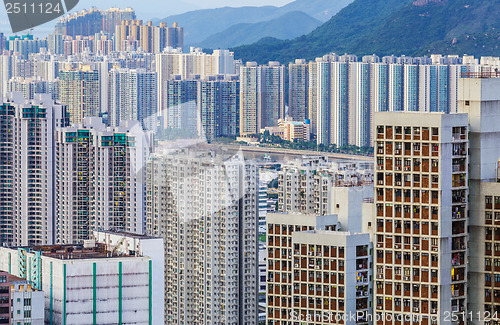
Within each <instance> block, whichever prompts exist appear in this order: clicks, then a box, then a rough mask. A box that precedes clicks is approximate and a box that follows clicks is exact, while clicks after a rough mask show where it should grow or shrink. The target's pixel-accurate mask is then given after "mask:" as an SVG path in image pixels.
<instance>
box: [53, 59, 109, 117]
mask: <svg viewBox="0 0 500 325" xmlns="http://www.w3.org/2000/svg"><path fill="white" fill-rule="evenodd" d="M100 91H101V88H100V83H99V72H98V71H96V70H92V69H91V67H90V65H80V66H79V67H77V68H71V67H70V68H67V69H64V70H61V71H60V72H59V101H60V102H61V103H64V104H66V105H67V109H68V114H69V118H70V121H71V123H81V122H82V120H83V118H84V117H93V116H99V114H100V113H101V108H100V104H101V102H100Z"/></svg>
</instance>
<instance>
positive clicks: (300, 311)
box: [266, 203, 372, 325]
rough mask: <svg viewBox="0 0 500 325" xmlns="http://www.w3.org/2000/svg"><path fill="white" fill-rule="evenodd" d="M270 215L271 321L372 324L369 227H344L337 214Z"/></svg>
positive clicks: (269, 291) (269, 318)
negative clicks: (370, 316)
mask: <svg viewBox="0 0 500 325" xmlns="http://www.w3.org/2000/svg"><path fill="white" fill-rule="evenodd" d="M357 204H358V203H357ZM267 219H268V220H267V227H268V228H267V252H268V253H267V272H266V273H267V283H266V288H267V295H266V298H267V303H266V307H267V308H266V309H267V315H266V316H267V324H288V323H291V324H294V323H297V324H338V323H341V324H349V325H350V324H369V319H368V317H369V315H371V314H372V313H371V294H370V293H371V291H372V283H371V281H370V279H371V273H372V272H371V268H370V265H371V256H370V254H369V251H370V250H371V248H370V247H371V240H370V234H369V233H368V230H367V229H366V228H365V232H364V233H360V232H352V231H351V232H348V231H346V229H344V226H342V231H339V230H340V229H339V228H340V223H339V222H338V219H337V215H327V216H315V215H309V214H291V213H290V214H285V213H284V214H274V213H270V214H268V215H267ZM356 223H358V224H360V225H361V223H364V222H363V221H362V219H361V218H360V219H358V220H356ZM366 224H367V222H366ZM360 228H361V227H360Z"/></svg>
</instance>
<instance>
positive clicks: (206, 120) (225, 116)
mask: <svg viewBox="0 0 500 325" xmlns="http://www.w3.org/2000/svg"><path fill="white" fill-rule="evenodd" d="M197 102H198V112H199V115H200V123H201V131H202V136H203V138H205V139H206V140H207V141H208V142H211V141H213V140H214V139H216V138H220V137H233V138H235V137H237V136H239V127H240V125H239V118H240V114H239V110H240V83H239V81H238V80H237V78H232V80H231V78H227V79H226V80H216V78H214V77H212V78H207V79H206V80H203V81H199V83H198V99H197Z"/></svg>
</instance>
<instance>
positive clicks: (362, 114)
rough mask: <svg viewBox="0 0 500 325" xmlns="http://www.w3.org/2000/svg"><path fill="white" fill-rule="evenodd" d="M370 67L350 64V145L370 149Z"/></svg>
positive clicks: (354, 63)
mask: <svg viewBox="0 0 500 325" xmlns="http://www.w3.org/2000/svg"><path fill="white" fill-rule="evenodd" d="M370 72H371V69H370V65H369V64H368V63H364V62H351V63H349V144H354V145H356V146H358V147H370V146H371V144H372V137H371V134H372V132H371V128H372V118H373V110H372V101H371V88H370V86H371V79H370Z"/></svg>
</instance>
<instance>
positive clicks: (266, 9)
mask: <svg viewBox="0 0 500 325" xmlns="http://www.w3.org/2000/svg"><path fill="white" fill-rule="evenodd" d="M352 1H353V0H295V1H294V2H291V3H288V4H286V5H284V6H282V7H275V6H263V7H251V6H247V7H238V8H233V7H224V8H217V9H202V10H194V11H189V12H186V13H183V14H180V15H173V16H169V17H166V18H163V19H158V20H155V21H154V23H155V24H156V23H158V22H167V23H168V24H171V23H173V22H177V23H178V24H179V26H182V27H184V33H185V36H184V43H185V44H188V45H192V44H196V43H200V42H202V41H204V40H205V39H206V38H208V37H210V36H212V35H214V34H217V33H220V32H222V31H224V30H226V29H228V28H230V27H231V26H233V25H237V24H242V23H258V22H264V21H270V20H274V19H277V18H279V17H281V16H283V15H284V14H286V13H289V12H292V11H302V12H304V13H306V14H307V15H309V16H312V17H314V18H315V19H318V20H321V21H326V20H328V19H330V18H331V17H332V16H333V15H335V14H336V13H337V12H338V11H339V10H340V9H342V8H343V7H345V6H346V5H348V4H349V3H351V2H352ZM304 33H306V31H304V32H303V33H301V34H295V35H302V34H304Z"/></svg>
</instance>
